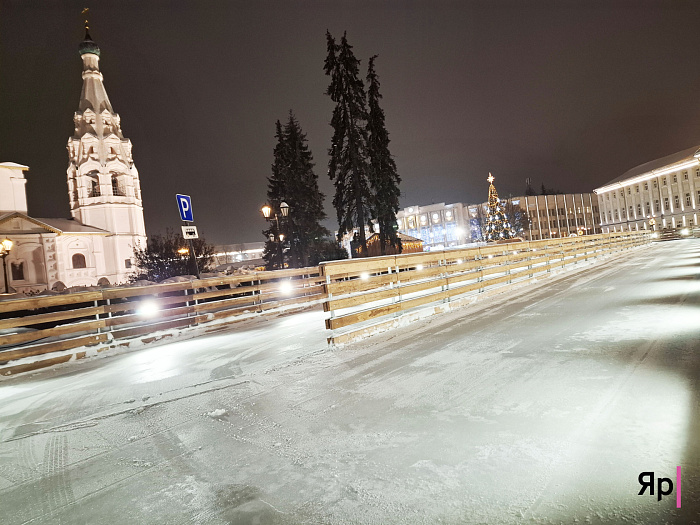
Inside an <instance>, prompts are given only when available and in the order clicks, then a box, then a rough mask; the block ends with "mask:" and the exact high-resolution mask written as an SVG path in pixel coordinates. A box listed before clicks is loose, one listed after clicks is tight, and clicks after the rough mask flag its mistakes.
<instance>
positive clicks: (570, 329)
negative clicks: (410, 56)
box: [0, 239, 700, 525]
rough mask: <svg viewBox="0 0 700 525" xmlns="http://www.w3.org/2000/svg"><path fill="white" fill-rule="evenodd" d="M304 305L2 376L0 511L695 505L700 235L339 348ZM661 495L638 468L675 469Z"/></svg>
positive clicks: (84, 515) (2, 516)
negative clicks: (213, 330) (646, 486)
mask: <svg viewBox="0 0 700 525" xmlns="http://www.w3.org/2000/svg"><path fill="white" fill-rule="evenodd" d="M323 317H324V314H323V313H322V312H320V311H308V312H304V313H298V314H290V315H286V316H280V317H277V318H273V319H269V320H259V321H255V322H251V323H248V324H238V325H233V326H232V327H231V328H230V329H229V330H228V331H222V332H221V333H218V334H215V335H211V336H206V337H199V338H196V339H190V340H182V341H174V342H172V343H169V344H165V345H161V346H157V347H151V348H147V349H145V350H140V351H135V352H131V353H127V354H122V355H117V356H112V357H105V358H95V359H89V360H86V361H84V362H74V363H68V364H67V365H63V366H61V367H58V368H56V369H55V370H48V371H43V372H40V373H35V374H26V375H23V376H18V377H14V378H6V379H3V380H2V381H0V522H1V523H2V524H3V525H14V524H25V523H32V524H49V523H51V524H56V523H62V524H68V523H71V524H72V523H78V524H115V523H119V524H121V523H124V524H185V523H207V524H268V523H269V524H298V523H319V524H394V523H402V524H413V523H416V524H423V523H425V524H433V523H453V524H461V523H485V524H501V523H506V524H509V523H545V524H546V523H582V524H585V523H630V524H633V523H635V524H636V523H649V524H651V523H653V524H657V523H673V524H676V523H677V524H690V523H697V522H700V461H699V452H700V450H699V449H700V418H699V417H698V416H699V415H700V397H699V394H700V240H695V239H688V240H681V241H671V242H665V243H656V244H653V245H651V246H649V247H643V248H640V249H636V250H633V251H631V252H628V253H627V254H626V255H625V256H623V257H620V258H617V259H614V260H609V261H607V262H604V263H602V264H599V265H597V266H589V267H586V268H585V269H582V270H578V271H574V272H567V273H565V274H562V275H561V276H559V277H557V278H554V279H552V280H551V281H548V282H544V283H542V284H536V285H533V286H530V287H526V288H520V289H518V290H515V291H513V292H512V293H508V294H504V295H501V296H496V297H493V298H489V299H486V300H484V301H480V302H478V303H477V304H475V305H473V306H470V307H466V308H463V309H461V310H458V311H455V312H452V313H449V314H444V315H441V316H436V317H433V318H430V319H428V320H424V321H420V322H415V323H413V324H412V325H411V326H409V327H407V328H404V329H400V330H394V331H391V332H387V333H385V334H382V335H379V336H375V337H373V338H370V339H367V340H365V341H362V342H359V343H354V344H352V345H348V346H345V347H341V348H334V349H329V348H328V347H327V345H326V337H327V335H328V334H327V333H326V330H324V328H323ZM677 465H680V466H681V467H682V489H681V490H682V507H681V508H680V509H677V508H676V492H675V487H674V492H673V494H671V495H669V496H667V497H665V498H663V499H662V500H661V501H658V499H657V497H656V496H650V495H649V494H648V491H647V494H646V495H643V496H639V495H638V492H639V490H640V485H639V483H638V476H639V474H640V473H641V472H643V471H653V472H655V475H656V476H657V477H668V478H671V479H672V480H673V481H674V483H675V480H676V466H677Z"/></svg>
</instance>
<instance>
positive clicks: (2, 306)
mask: <svg viewBox="0 0 700 525" xmlns="http://www.w3.org/2000/svg"><path fill="white" fill-rule="evenodd" d="M101 300H102V292H101V291H100V292H80V293H73V294H65V295H50V296H48V297H30V298H28V299H8V300H7V301H0V313H4V312H17V311H21V310H36V309H38V308H48V307H50V306H62V305H66V304H79V303H92V302H94V301H101Z"/></svg>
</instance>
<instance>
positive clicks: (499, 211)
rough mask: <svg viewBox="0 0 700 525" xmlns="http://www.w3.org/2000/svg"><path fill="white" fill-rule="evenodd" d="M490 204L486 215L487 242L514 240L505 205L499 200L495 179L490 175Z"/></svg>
mask: <svg viewBox="0 0 700 525" xmlns="http://www.w3.org/2000/svg"><path fill="white" fill-rule="evenodd" d="M486 180H488V181H489V202H488V207H489V210H488V214H487V215H486V227H485V228H484V229H485V230H486V231H485V235H484V237H485V238H486V241H487V242H493V241H500V240H502V239H512V238H513V237H515V234H514V233H513V230H512V229H511V226H510V222H508V216H507V215H506V212H505V209H504V208H505V206H504V203H503V202H501V200H500V199H499V198H498V192H497V191H496V187H495V186H494V185H493V180H494V177H493V175H491V174H490V173H489V177H488V179H486Z"/></svg>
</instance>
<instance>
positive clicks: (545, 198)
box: [511, 193, 602, 241]
mask: <svg viewBox="0 0 700 525" xmlns="http://www.w3.org/2000/svg"><path fill="white" fill-rule="evenodd" d="M511 201H512V203H513V205H514V206H520V208H521V209H522V210H524V211H526V212H527V216H528V222H529V224H528V226H529V228H528V231H524V232H523V234H522V236H523V238H525V239H526V240H528V241H537V240H540V239H554V238H557V237H569V236H570V235H592V234H596V233H601V231H602V230H601V227H600V208H599V205H598V200H597V198H596V195H595V194H593V193H563V194H559V195H534V196H523V197H515V198H513V199H511Z"/></svg>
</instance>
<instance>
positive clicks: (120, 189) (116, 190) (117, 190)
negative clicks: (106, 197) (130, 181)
mask: <svg viewBox="0 0 700 525" xmlns="http://www.w3.org/2000/svg"><path fill="white" fill-rule="evenodd" d="M112 195H114V196H115V197H123V196H124V195H126V194H125V192H124V186H123V185H122V184H120V183H119V177H118V176H117V175H114V174H112Z"/></svg>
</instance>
